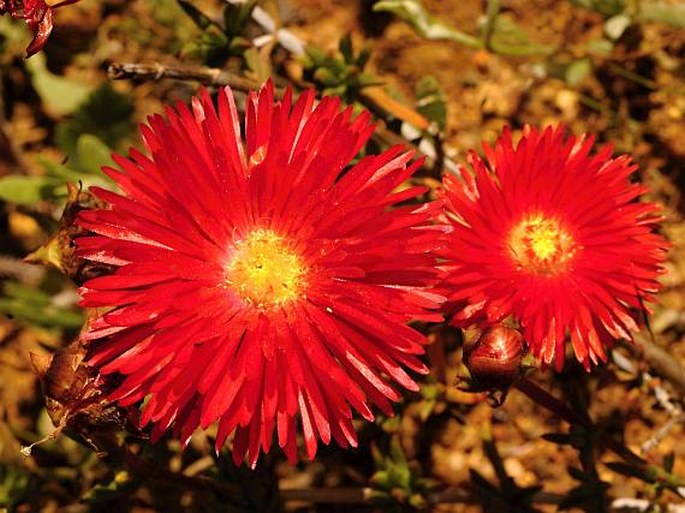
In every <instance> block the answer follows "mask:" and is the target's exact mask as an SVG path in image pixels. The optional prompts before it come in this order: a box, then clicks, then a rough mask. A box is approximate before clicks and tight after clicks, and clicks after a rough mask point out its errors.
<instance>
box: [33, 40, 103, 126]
mask: <svg viewBox="0 0 685 513" xmlns="http://www.w3.org/2000/svg"><path fill="white" fill-rule="evenodd" d="M26 69H27V70H28V72H29V73H30V74H31V81H32V83H33V87H34V88H35V90H36V92H37V93H38V96H40V98H41V100H42V101H43V105H44V106H45V109H46V110H47V111H48V112H49V113H50V114H52V115H55V116H62V115H64V114H69V113H70V112H73V111H74V110H75V109H76V108H77V107H78V106H79V105H80V104H81V103H83V102H84V101H85V100H86V98H88V95H89V94H90V93H91V91H92V90H93V87H92V86H87V85H85V84H82V83H81V82H76V81H74V80H69V79H66V78H64V77H61V76H59V75H54V74H52V73H50V72H49V71H48V69H47V67H46V65H45V55H44V54H43V53H38V54H36V55H34V56H33V57H32V58H30V59H28V60H26Z"/></svg>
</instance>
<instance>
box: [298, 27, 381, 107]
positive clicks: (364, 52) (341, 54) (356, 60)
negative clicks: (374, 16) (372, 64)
mask: <svg viewBox="0 0 685 513" xmlns="http://www.w3.org/2000/svg"><path fill="white" fill-rule="evenodd" d="M370 56H371V53H370V50H369V48H366V47H365V48H362V49H361V50H360V51H359V53H355V52H354V49H353V46H352V40H351V37H350V35H349V34H347V35H346V36H345V37H343V38H342V39H341V40H340V43H339V44H338V52H337V53H334V54H330V53H328V52H325V51H324V50H322V49H320V48H318V47H316V46H314V45H309V46H307V49H306V54H305V55H304V56H303V57H302V63H303V65H304V72H305V78H307V80H310V81H312V82H314V83H316V84H317V85H318V86H319V87H320V89H321V90H322V92H323V93H324V94H331V95H337V96H341V97H343V98H344V99H345V101H347V103H352V102H354V101H355V100H356V98H357V97H358V94H359V90H360V89H362V88H364V87H369V86H374V85H381V84H382V82H381V81H380V79H378V77H376V76H375V75H373V74H371V73H367V72H365V71H364V68H365V67H366V64H367V62H368V60H369V57H370Z"/></svg>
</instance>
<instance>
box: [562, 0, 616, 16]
mask: <svg viewBox="0 0 685 513" xmlns="http://www.w3.org/2000/svg"><path fill="white" fill-rule="evenodd" d="M572 1H573V3H574V4H576V5H578V6H580V7H584V8H585V9H588V10H590V11H595V12H598V13H601V14H603V15H604V16H615V15H616V14H619V13H622V12H623V11H625V10H626V8H627V7H628V0H572Z"/></svg>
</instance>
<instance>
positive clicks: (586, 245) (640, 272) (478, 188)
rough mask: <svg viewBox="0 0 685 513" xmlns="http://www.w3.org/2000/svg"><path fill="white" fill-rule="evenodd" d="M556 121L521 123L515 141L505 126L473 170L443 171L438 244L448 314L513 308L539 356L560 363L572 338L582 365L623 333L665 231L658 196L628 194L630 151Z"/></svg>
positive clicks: (633, 324) (478, 318) (650, 284)
mask: <svg viewBox="0 0 685 513" xmlns="http://www.w3.org/2000/svg"><path fill="white" fill-rule="evenodd" d="M593 142H594V138H593V137H585V136H583V137H581V138H579V139H577V138H575V137H568V138H567V137H565V135H564V128H563V127H557V128H552V127H548V128H546V129H545V130H543V131H538V130H536V129H534V128H531V127H526V128H525V129H524V133H523V136H522V138H521V140H520V141H519V143H518V144H517V145H514V143H513V141H512V136H511V132H510V131H509V130H508V129H505V131H504V133H503V134H502V135H501V136H500V138H499V139H498V140H497V143H496V145H495V147H494V148H492V147H490V146H488V145H484V149H485V154H486V158H487V160H486V161H485V162H484V161H483V160H481V159H480V157H478V156H477V155H476V154H475V153H471V154H470V156H469V161H470V164H471V166H472V167H473V173H471V172H470V171H469V170H467V169H464V168H462V169H461V170H460V173H459V176H448V177H446V178H445V179H444V182H443V185H444V191H442V198H443V200H444V201H445V204H446V208H447V211H448V215H449V216H450V220H451V223H452V226H453V232H452V234H451V235H450V237H451V243H450V244H449V246H448V250H447V252H446V254H445V255H444V256H445V258H446V259H447V260H448V263H449V267H448V270H447V272H446V278H445V286H446V288H447V289H448V291H449V293H448V304H449V305H450V306H449V308H454V309H455V310H456V311H457V313H456V314H455V315H454V317H453V323H454V324H456V325H458V326H469V325H473V324H481V325H483V326H488V325H490V324H493V323H496V322H498V321H501V320H502V319H504V318H507V317H513V318H514V319H516V320H517V321H518V322H519V323H520V324H521V327H522V329H523V334H524V337H525V339H526V341H527V343H528V344H529V345H530V348H531V350H532V352H533V354H535V355H536V356H537V357H539V358H540V359H541V360H542V361H543V363H545V364H550V363H552V362H554V363H555V366H556V368H557V369H561V368H562V367H563V364H564V355H565V342H566V340H567V339H569V338H570V340H571V342H572V345H573V350H574V351H575V355H576V358H577V359H578V361H580V362H581V363H582V364H583V365H584V366H585V368H586V369H589V368H590V364H591V362H592V363H595V364H596V363H598V362H599V361H606V358H607V356H606V353H605V348H607V347H609V346H610V345H611V343H612V342H613V341H614V340H615V339H619V338H625V339H631V334H630V332H631V331H637V329H638V321H639V318H640V312H641V311H642V310H643V309H645V306H644V304H645V302H649V301H653V299H654V293H655V292H657V291H658V289H659V283H658V281H657V277H658V275H659V274H661V273H662V272H663V267H662V263H663V261H664V258H665V253H666V248H667V247H668V243H667V242H666V241H665V240H664V238H663V237H662V236H660V235H658V234H657V233H655V232H654V230H655V228H656V227H657V226H658V222H659V221H660V220H661V217H662V216H661V214H659V210H660V209H659V207H658V206H657V205H656V204H654V203H647V202H641V201H638V197H639V196H640V195H641V194H643V193H645V192H646V191H647V190H648V189H647V187H645V186H644V185H641V184H638V183H632V182H631V181H630V176H631V174H632V173H633V172H634V171H635V170H636V169H637V166H636V165H635V164H633V163H632V162H631V160H630V157H628V156H626V155H622V156H619V157H616V158H612V156H611V148H610V147H604V148H603V149H601V150H600V151H599V152H598V153H596V154H594V155H591V150H592V146H593Z"/></svg>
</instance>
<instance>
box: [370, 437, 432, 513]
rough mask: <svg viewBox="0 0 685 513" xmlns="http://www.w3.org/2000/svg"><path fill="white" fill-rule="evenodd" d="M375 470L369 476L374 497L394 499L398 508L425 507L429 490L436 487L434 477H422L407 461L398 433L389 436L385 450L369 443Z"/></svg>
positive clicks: (412, 464)
mask: <svg viewBox="0 0 685 513" xmlns="http://www.w3.org/2000/svg"><path fill="white" fill-rule="evenodd" d="M372 454H373V460H374V462H375V464H376V469H377V470H376V472H375V473H374V474H373V476H372V477H371V484H372V485H373V486H374V488H375V490H374V492H375V493H374V496H375V498H376V499H378V500H380V501H383V502H386V501H387V502H389V503H391V504H392V503H394V504H395V505H396V507H397V510H399V511H415V510H417V509H418V510H425V509H427V508H428V506H429V503H428V501H427V495H428V493H429V492H430V491H431V490H432V489H433V488H435V486H436V483H435V481H433V480H431V479H428V478H425V477H422V475H421V467H420V465H419V464H418V462H416V461H409V460H408V459H407V455H406V454H405V452H404V449H403V448H402V445H401V444H400V442H399V439H398V437H397V436H393V437H392V439H391V440H390V447H389V450H388V453H387V454H383V453H382V452H381V451H380V450H379V449H378V447H377V446H375V445H374V446H372Z"/></svg>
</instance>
